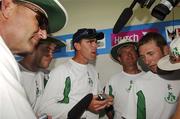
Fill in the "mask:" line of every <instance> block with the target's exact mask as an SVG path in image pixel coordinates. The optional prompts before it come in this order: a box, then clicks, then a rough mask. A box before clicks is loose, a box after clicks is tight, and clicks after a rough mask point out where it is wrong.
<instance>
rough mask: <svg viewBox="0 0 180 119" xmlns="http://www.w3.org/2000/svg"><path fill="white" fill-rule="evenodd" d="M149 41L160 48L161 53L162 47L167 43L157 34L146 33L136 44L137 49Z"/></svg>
mask: <svg viewBox="0 0 180 119" xmlns="http://www.w3.org/2000/svg"><path fill="white" fill-rule="evenodd" d="M151 41H154V42H155V43H156V45H157V46H158V47H159V48H160V50H161V51H162V52H163V48H164V46H166V45H167V41H166V40H165V38H164V37H163V36H162V35H161V34H160V33H157V32H148V33H147V34H146V35H144V36H143V37H142V38H141V39H140V41H139V43H138V48H139V47H140V46H142V45H144V44H146V43H149V42H151Z"/></svg>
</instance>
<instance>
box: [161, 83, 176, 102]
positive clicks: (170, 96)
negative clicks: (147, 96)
mask: <svg viewBox="0 0 180 119" xmlns="http://www.w3.org/2000/svg"><path fill="white" fill-rule="evenodd" d="M167 89H168V94H167V96H166V97H164V99H165V101H166V102H167V103H170V104H174V103H176V102H177V96H176V95H175V94H173V92H172V90H173V88H172V86H171V84H168V86H167Z"/></svg>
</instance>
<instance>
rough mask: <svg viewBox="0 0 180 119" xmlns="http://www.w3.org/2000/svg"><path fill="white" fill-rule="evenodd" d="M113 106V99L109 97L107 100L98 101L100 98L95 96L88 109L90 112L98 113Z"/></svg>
mask: <svg viewBox="0 0 180 119" xmlns="http://www.w3.org/2000/svg"><path fill="white" fill-rule="evenodd" d="M112 104H113V98H112V97H111V96H107V98H106V99H105V100H98V96H93V99H92V101H91V103H90V105H89V107H88V110H89V111H91V112H94V113H98V112H99V111H100V110H102V109H104V108H106V107H109V106H110V105H112Z"/></svg>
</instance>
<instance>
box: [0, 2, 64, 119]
mask: <svg viewBox="0 0 180 119" xmlns="http://www.w3.org/2000/svg"><path fill="white" fill-rule="evenodd" d="M0 5H1V6H0V51H1V53H2V55H1V56H0V59H1V62H0V67H1V69H0V117H1V118H2V119H35V118H36V117H35V115H34V113H33V111H32V109H31V107H30V105H29V103H28V101H27V98H26V94H25V92H24V89H23V88H22V86H21V85H20V82H19V81H20V70H19V68H18V65H17V62H16V60H15V58H14V56H13V54H16V53H29V52H32V51H33V49H34V47H35V46H36V45H37V44H38V42H39V40H40V39H46V37H47V33H53V32H56V31H58V30H60V29H62V28H63V27H64V25H65V24H66V21H67V14H66V12H65V10H64V8H63V7H62V5H61V4H60V3H59V2H58V1H57V0H46V1H45V0H0ZM51 13H53V14H51ZM53 15H54V16H53ZM52 16H53V17H52ZM52 21H53V23H52Z"/></svg>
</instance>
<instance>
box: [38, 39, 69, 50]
mask: <svg viewBox="0 0 180 119" xmlns="http://www.w3.org/2000/svg"><path fill="white" fill-rule="evenodd" d="M39 43H54V44H56V45H57V48H58V49H59V48H61V47H65V46H66V44H65V42H64V41H62V40H59V39H56V38H54V37H47V39H42V40H40V41H39Z"/></svg>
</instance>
